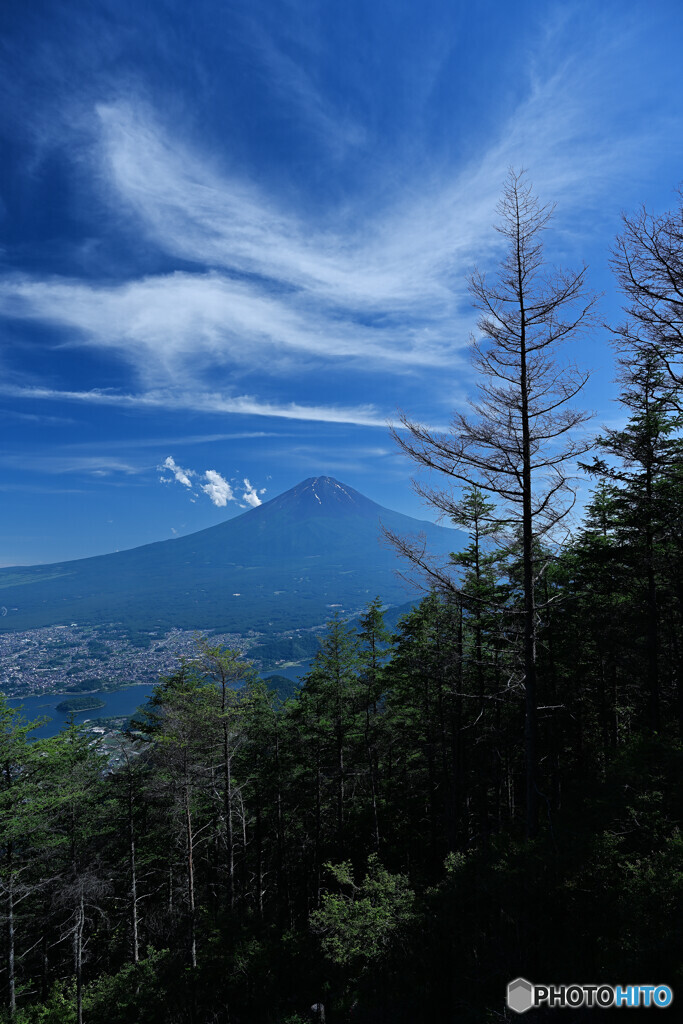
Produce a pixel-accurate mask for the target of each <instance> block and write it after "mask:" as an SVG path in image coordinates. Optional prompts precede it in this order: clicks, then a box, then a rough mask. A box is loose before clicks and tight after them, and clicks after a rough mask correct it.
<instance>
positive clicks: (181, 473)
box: [159, 455, 195, 487]
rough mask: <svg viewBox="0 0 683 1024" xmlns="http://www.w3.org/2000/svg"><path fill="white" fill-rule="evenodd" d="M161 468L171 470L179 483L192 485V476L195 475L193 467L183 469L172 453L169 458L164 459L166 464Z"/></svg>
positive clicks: (186, 485)
mask: <svg viewBox="0 0 683 1024" xmlns="http://www.w3.org/2000/svg"><path fill="white" fill-rule="evenodd" d="M159 468H160V469H161V470H162V471H163V470H164V469H168V470H170V471H171V473H173V476H174V477H175V479H176V480H177V481H178V483H179V484H183V485H184V486H185V487H192V481H191V479H190V477H192V476H195V473H194V471H193V470H191V469H182V467H181V466H179V465H178V464H177V463H176V461H175V459H174V458H173V456H172V455H169V456H168V458H167V459H166V460H165V461H164V464H163V465H162V466H160V467H159Z"/></svg>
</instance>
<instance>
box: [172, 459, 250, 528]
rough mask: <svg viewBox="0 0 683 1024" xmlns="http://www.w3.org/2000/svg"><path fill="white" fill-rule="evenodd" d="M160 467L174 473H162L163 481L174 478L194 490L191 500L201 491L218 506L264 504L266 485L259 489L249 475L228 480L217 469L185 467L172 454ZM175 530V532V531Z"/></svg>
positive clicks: (195, 498) (194, 500)
mask: <svg viewBox="0 0 683 1024" xmlns="http://www.w3.org/2000/svg"><path fill="white" fill-rule="evenodd" d="M158 469H159V471H160V473H162V474H165V473H172V474H173V476H172V478H169V477H168V476H163V475H162V477H161V480H162V482H163V483H170V482H171V479H174V480H177V481H178V483H179V484H182V485H183V487H187V488H188V490H190V491H191V492H192V493H191V495H190V501H191V502H193V503H194V502H196V500H197V498H198V496H199V492H202V493H203V494H206V496H207V497H208V498H209V499H210V500H211V501H212V502H213V504H214V505H215V506H216V507H217V508H225V506H226V505H227V504H228V502H229V501H235V502H237V503H238V504H239V505H240V506H241V508H245V506H246V505H250V506H251V508H258V506H259V505H260V504H262V502H261V498H260V497H259V495H261V494H265V493H266V489H265V487H262V488H261V489H260V490H259V489H258V488H256V487H254V485H253V484H252V483H251V481H250V480H249V479H248V478H247V477H244V478H243V480H242V481H241V482H239V481H235V480H232V481H228V480H226V479H225V477H224V476H221V474H220V473H219V472H218V470H216V469H207V470H205V471H204V472H200V471H198V470H196V469H183V467H182V466H179V465H178V463H177V462H176V461H175V459H174V458H173V456H172V455H169V456H168V458H167V459H165V460H164V462H163V464H162V465H161V466H159V467H158ZM235 491H238V492H241V498H239V497H238V495H237V494H236V493H235ZM242 502H245V504H242ZM173 532H174V533H175V531H173Z"/></svg>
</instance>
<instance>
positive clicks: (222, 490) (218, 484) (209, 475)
mask: <svg viewBox="0 0 683 1024" xmlns="http://www.w3.org/2000/svg"><path fill="white" fill-rule="evenodd" d="M204 478H205V479H206V480H207V483H205V484H202V485H201V489H202V490H203V491H204V494H208V496H209V497H210V498H211V501H212V502H213V503H214V505H216V506H217V507H218V508H223V507H224V506H225V505H227V504H228V502H229V501H234V500H235V495H234V494H233V492H232V487H231V486H230V484H229V483H228V481H227V480H225V479H224V478H223V477H222V476H221V475H220V473H218V472H216V470H215V469H207V471H206V473H204Z"/></svg>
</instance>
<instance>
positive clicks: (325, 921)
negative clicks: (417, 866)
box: [311, 855, 415, 974]
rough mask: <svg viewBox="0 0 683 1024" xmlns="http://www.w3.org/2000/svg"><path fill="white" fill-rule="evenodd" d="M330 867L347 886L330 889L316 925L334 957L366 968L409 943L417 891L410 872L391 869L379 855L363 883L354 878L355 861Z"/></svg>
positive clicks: (313, 918) (327, 953) (359, 969)
mask: <svg viewBox="0 0 683 1024" xmlns="http://www.w3.org/2000/svg"><path fill="white" fill-rule="evenodd" d="M327 867H328V870H329V871H330V874H331V875H332V877H333V878H334V880H335V881H336V882H337V884H338V885H339V886H340V887H341V888H342V890H343V889H346V890H347V891H346V892H344V891H342V892H339V893H325V895H324V896H323V901H322V907H321V909H320V910H318V911H316V912H315V913H314V914H312V915H311V927H312V928H313V930H314V932H316V933H317V934H319V935H320V936H322V948H323V951H324V953H325V956H326V957H327V958H328V959H329V960H331V961H332V962H333V963H335V964H338V965H339V966H341V967H346V968H351V969H352V970H353V971H354V973H356V974H362V973H364V972H365V971H367V970H369V969H370V968H371V967H372V966H373V964H374V963H375V962H376V961H379V960H382V959H383V958H385V957H388V956H390V955H391V954H392V953H393V952H395V950H396V949H397V947H399V946H400V945H402V944H404V943H405V939H406V934H407V931H408V928H409V926H410V925H411V923H412V922H413V921H414V920H415V893H414V892H413V890H412V889H411V888H410V884H409V881H408V878H407V877H406V876H405V875H401V874H398V875H392V874H391V873H390V872H389V871H387V870H386V868H384V867H382V865H381V864H380V862H379V859H378V858H377V857H376V856H374V855H373V856H371V857H370V858H369V860H368V870H367V874H366V875H365V878H364V879H363V881H362V882H361V884H360V885H355V883H354V881H353V873H352V868H351V864H350V862H348V861H346V862H344V863H342V864H337V865H333V864H328V865H327Z"/></svg>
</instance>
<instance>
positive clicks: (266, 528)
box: [0, 477, 466, 660]
mask: <svg viewBox="0 0 683 1024" xmlns="http://www.w3.org/2000/svg"><path fill="white" fill-rule="evenodd" d="M382 525H384V526H386V527H388V528H389V529H391V530H392V531H394V532H395V533H398V534H401V535H413V536H415V535H416V534H424V536H425V538H426V541H427V546H428V549H429V550H430V552H431V553H432V554H434V555H436V556H438V557H441V558H447V557H448V554H449V553H450V552H451V551H455V550H458V549H459V548H461V547H463V546H464V545H465V543H466V541H465V540H464V537H463V534H462V533H460V532H459V531H457V530H453V529H447V528H444V527H441V526H435V525H434V524H433V523H429V522H422V521H419V520H416V519H412V518H411V517H409V516H405V515H402V514H401V513H399V512H392V511H391V510H389V509H386V508H383V507H382V506H381V505H377V504H376V503H375V502H373V501H371V500H370V499H369V498H366V497H364V496H363V495H362V494H360V493H359V492H358V491H356V490H354V489H353V488H351V487H347V486H346V485H344V484H341V483H339V482H338V481H336V480H333V479H332V478H331V477H311V478H310V479H308V480H305V481H303V483H300V484H299V485H298V486H296V487H293V488H292V489H291V490H289V491H286V492H285V493H284V494H281V495H279V496H278V497H277V498H273V499H272V501H269V502H267V503H265V504H264V505H261V506H260V507H259V508H255V509H250V510H249V511H248V512H245V513H244V514H243V515H241V516H238V517H237V518H236V519H231V520H228V521H227V522H225V523H221V524H219V525H218V526H213V527H211V528H210V529H207V530H202V531H201V532H199V533H195V534H191V535H190V536H188V537H181V538H177V539H172V540H167V541H160V542H159V543H156V544H147V545H145V546H144V547H139V548H133V549H132V550H129V551H121V552H116V553H114V554H109V555H100V556H97V557H95V558H84V559H79V560H77V561H71V562H60V563H57V564H54V565H46V566H44V565H39V566H25V567H22V566H19V567H14V568H7V569H0V605H2V606H3V607H4V608H6V609H7V614H5V615H3V616H2V617H1V618H0V631H3V632H7V631H16V630H24V629H32V628H37V627H41V626H51V625H58V624H59V625H64V624H66V625H68V624H69V623H71V622H78V624H79V625H84V624H92V625H100V624H102V623H106V622H117V623H121V624H122V625H124V626H126V627H129V628H131V629H162V630H163V629H170V628H172V627H174V626H177V627H180V628H184V629H199V630H204V629H224V630H230V631H232V632H235V633H245V632H247V631H248V630H250V629H254V630H257V631H259V632H263V633H266V634H269V635H272V634H273V633H277V632H280V631H283V630H286V629H293V628H307V627H310V626H314V625H318V624H320V623H321V622H324V621H325V619H327V618H328V617H329V615H330V614H331V613H332V612H333V611H335V610H340V611H344V612H346V613H352V612H354V611H357V610H359V609H360V608H362V607H363V606H364V605H366V604H367V602H368V601H369V600H371V599H372V598H374V597H375V596H376V595H380V596H381V597H382V599H383V600H384V601H385V602H386V603H388V604H405V602H406V601H407V600H408V599H409V598H411V597H412V596H414V593H415V592H414V591H411V589H410V588H409V587H408V585H407V584H406V583H405V582H404V581H403V580H401V579H399V578H398V577H397V575H396V570H397V569H399V570H400V569H401V568H402V567H403V568H405V565H404V563H402V561H401V560H400V559H399V558H398V556H397V555H396V553H395V551H394V550H393V548H392V547H391V546H390V545H389V544H388V543H387V541H386V540H384V539H383V535H382ZM308 654H309V651H308V650H306V651H302V652H301V654H300V655H299V657H301V656H304V657H305V656H306V655H308ZM292 660H297V658H296V656H295V655H294V652H293V657H292Z"/></svg>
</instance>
